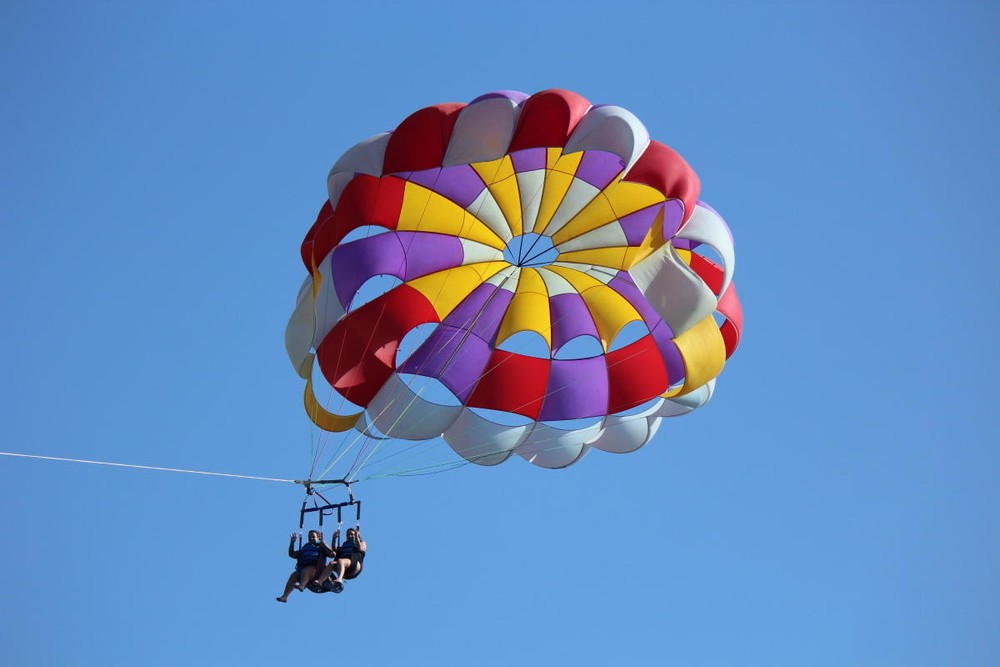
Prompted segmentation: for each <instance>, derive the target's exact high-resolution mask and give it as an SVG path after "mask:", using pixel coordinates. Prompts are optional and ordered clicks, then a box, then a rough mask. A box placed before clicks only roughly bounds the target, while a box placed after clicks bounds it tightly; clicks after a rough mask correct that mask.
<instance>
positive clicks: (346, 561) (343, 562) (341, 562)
mask: <svg viewBox="0 0 1000 667" xmlns="http://www.w3.org/2000/svg"><path fill="white" fill-rule="evenodd" d="M350 565H351V559H350V558H338V559H337V562H336V566H337V578H336V579H335V581H336V582H337V583H340V584H342V583H344V573H346V572H347V568H348V567H350Z"/></svg>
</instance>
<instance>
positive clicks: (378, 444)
mask: <svg viewBox="0 0 1000 667" xmlns="http://www.w3.org/2000/svg"><path fill="white" fill-rule="evenodd" d="M512 273H513V272H511V274H512ZM511 274H508V275H507V276H506V277H505V278H504V280H503V281H502V282H501V284H500V285H499V286H498V288H497V290H496V291H494V293H493V294H491V295H490V297H489V298H487V300H486V303H485V304H483V306H482V307H481V308H480V309H479V311H478V312H477V313H476V316H475V317H474V318H473V320H472V322H471V324H470V326H469V327H467V328H466V329H465V330H464V331H462V332H461V334H460V335H461V337H462V340H461V341H460V342H459V345H458V346H456V348H455V350H453V351H452V352H451V354H450V356H449V357H448V359H447V360H446V361H445V363H444V368H445V369H447V368H448V367H449V366H450V365H451V363H452V362H453V360H454V358H455V356H456V355H457V353H458V350H459V348H460V347H461V342H463V341H464V340H465V339H466V338H467V337H468V336H470V335H471V334H472V332H471V326H474V325H475V323H476V322H478V320H479V318H480V317H482V315H483V314H484V313H485V312H486V308H487V307H488V306H489V304H490V303H491V302H492V300H493V298H494V297H495V296H496V295H497V294H498V293H499V291H500V290H501V289H502V288H503V286H504V284H506V282H507V281H508V280H509V279H510V277H511ZM458 335H459V333H458V332H455V333H454V334H452V336H451V338H450V339H449V340H448V341H445V342H444V343H442V345H447V344H450V342H451V341H452V340H454V338H455V337H456V336H458ZM432 356H433V355H429V356H428V357H427V359H426V360H425V362H424V366H425V367H426V364H427V363H430V360H431V357H432ZM422 391H423V389H421V390H420V391H418V392H417V394H416V395H414V396H413V397H411V398H410V401H409V403H408V404H407V405H406V407H405V408H404V409H403V410H402V411H401V413H400V415H399V417H397V418H396V422H394V424H393V425H390V430H391V428H392V426H394V425H395V423H398V422H399V420H400V419H402V418H403V416H404V415H405V414H406V411H407V410H408V409H409V408H410V407H411V406H412V405H413V403H414V402H415V401H416V399H417V398H419V396H420V394H421V393H422ZM396 403H397V399H394V400H392V401H389V402H388V403H387V404H386V406H385V407H384V408H383V409H382V410H381V411H380V412H379V414H378V415H376V417H375V418H376V419H377V418H378V417H379V416H381V415H382V414H385V412H386V411H387V410H389V409H390V408H392V407H394V406H395V405H396ZM362 435H367V434H365V433H362ZM368 437H371V436H368ZM382 444H383V442H381V441H377V442H374V443H373V445H372V447H371V448H370V450H368V452H367V456H364V459H363V460H362V459H361V457H362V456H363V455H364V454H365V451H364V447H362V448H361V449H360V450H359V452H358V457H357V458H356V459H355V461H354V464H353V465H352V466H351V468H350V470H349V473H348V476H349V477H350V476H352V475H354V474H355V473H357V472H358V471H360V469H361V468H363V467H364V466H365V465H366V464H367V462H368V461H369V460H370V459H371V457H372V456H374V454H375V452H377V451H378V450H379V449H380V447H381V446H382ZM359 461H360V464H359Z"/></svg>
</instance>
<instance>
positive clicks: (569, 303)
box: [549, 294, 600, 353]
mask: <svg viewBox="0 0 1000 667" xmlns="http://www.w3.org/2000/svg"><path fill="white" fill-rule="evenodd" d="M549 309H550V311H551V318H552V351H553V353H555V352H557V351H558V350H559V348H561V347H562V346H563V345H565V344H566V343H568V342H569V341H571V340H573V339H574V338H576V337H577V336H593V337H594V338H597V339H600V335H599V334H598V332H597V325H596V324H594V318H593V317H591V316H590V311H589V310H588V309H587V304H586V302H584V300H583V297H582V296H580V295H579V294H557V295H556V296H554V297H552V298H550V299H549Z"/></svg>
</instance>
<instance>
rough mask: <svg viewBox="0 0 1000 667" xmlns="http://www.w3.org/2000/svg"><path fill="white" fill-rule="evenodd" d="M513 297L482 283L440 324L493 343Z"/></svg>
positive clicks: (508, 293)
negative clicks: (466, 331)
mask: <svg viewBox="0 0 1000 667" xmlns="http://www.w3.org/2000/svg"><path fill="white" fill-rule="evenodd" d="M513 298H514V295H513V294H511V293H510V292H509V291H507V290H504V289H500V288H498V287H497V286H496V285H493V284H490V283H483V284H482V285H480V286H478V287H477V288H476V289H474V290H472V293H471V294H469V296H467V297H465V299H463V300H462V302H461V303H460V304H458V305H457V306H455V309H454V310H452V311H451V312H450V313H449V314H448V316H447V317H445V318H444V320H443V322H442V324H447V325H449V326H453V327H456V328H458V329H469V330H470V331H471V332H472V333H473V334H474V335H476V336H478V337H479V338H482V339H483V340H485V341H490V342H492V341H494V340H495V339H496V335H497V331H499V329H500V323H501V322H502V321H503V316H504V313H506V312H507V307H508V306H509V305H510V301H511V299H513Z"/></svg>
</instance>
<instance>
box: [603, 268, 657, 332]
mask: <svg viewBox="0 0 1000 667" xmlns="http://www.w3.org/2000/svg"><path fill="white" fill-rule="evenodd" d="M608 287H610V288H611V289H613V290H614V291H616V292H618V293H619V294H621V295H622V296H623V297H625V300H626V301H628V302H629V304H630V305H631V306H632V307H633V308H635V309H636V311H638V313H639V315H640V316H641V317H642V321H643V322H645V323H646V328H648V329H650V330H652V328H653V327H655V326H656V325H657V323H659V322H662V321H663V318H661V317H660V316H659V314H658V313H657V312H656V310H655V309H654V308H653V307H652V306H651V305H649V301H648V300H647V299H646V297H645V295H644V294H643V293H642V292H640V291H639V288H638V287H636V285H635V281H633V280H632V276H631V275H630V274H629V272H628V271H619V272H618V275H617V276H616V277H614V278H612V279H611V282H609V283H608Z"/></svg>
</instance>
